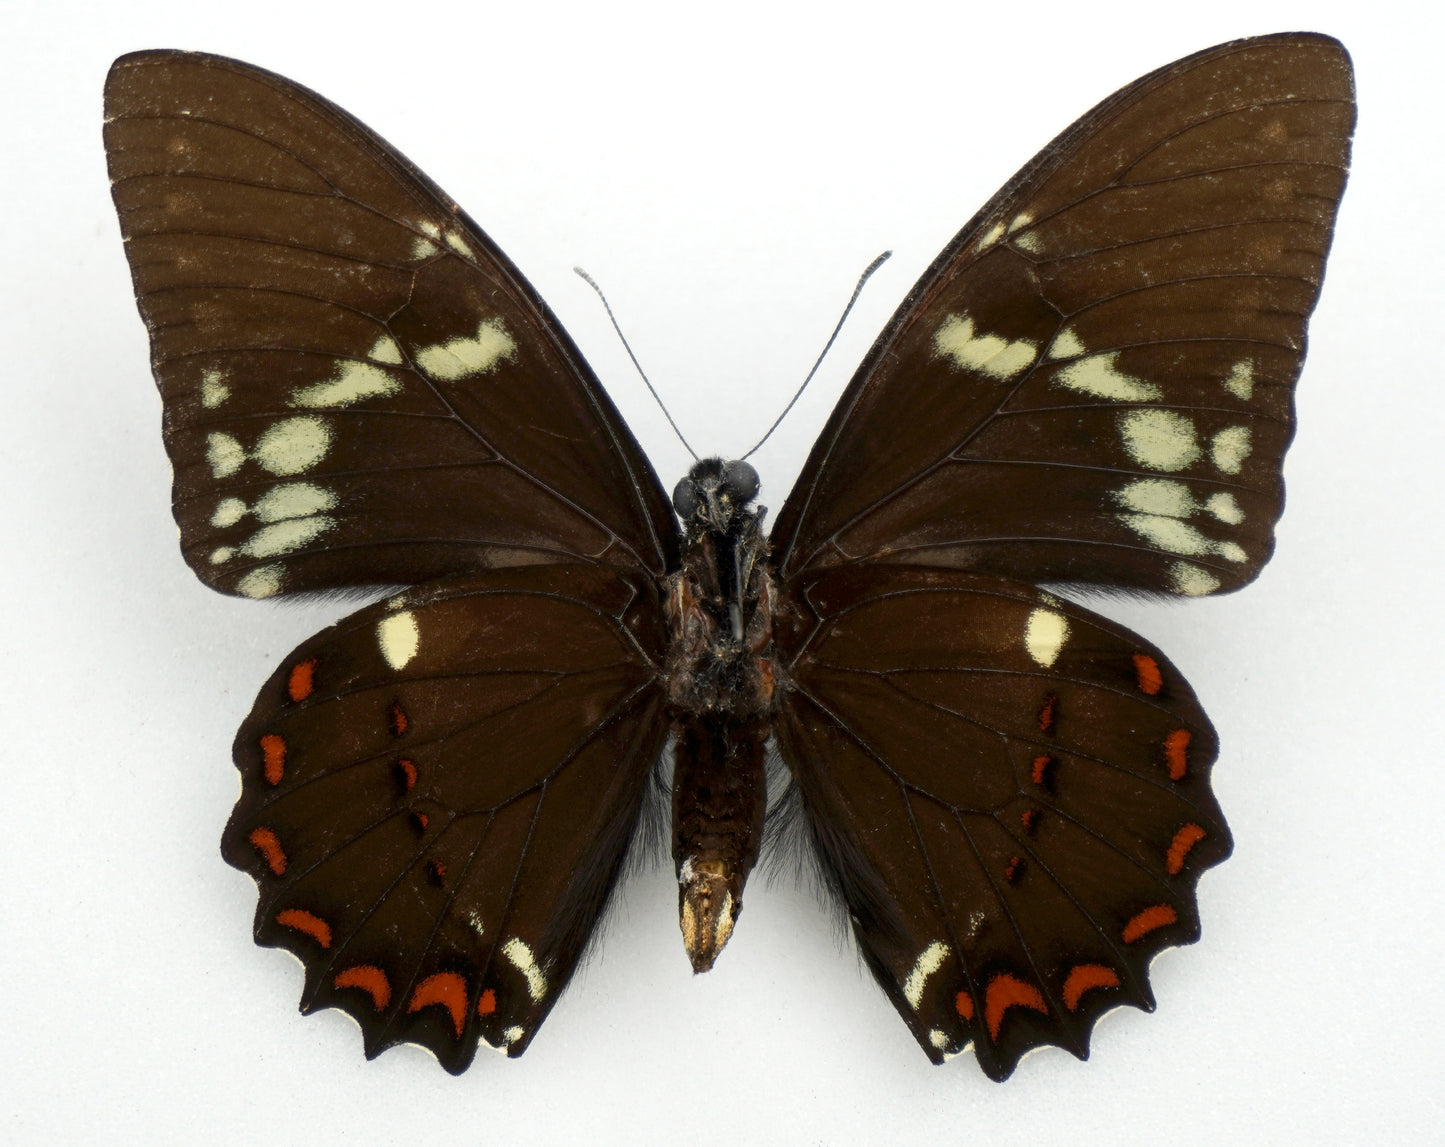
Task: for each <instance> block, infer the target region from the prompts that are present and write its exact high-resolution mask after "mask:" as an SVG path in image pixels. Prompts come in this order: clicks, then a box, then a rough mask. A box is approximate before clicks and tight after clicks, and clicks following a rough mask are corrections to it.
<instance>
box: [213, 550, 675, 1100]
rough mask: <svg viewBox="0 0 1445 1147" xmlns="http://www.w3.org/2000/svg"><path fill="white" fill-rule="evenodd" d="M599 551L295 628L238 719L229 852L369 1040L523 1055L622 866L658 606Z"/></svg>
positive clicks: (452, 1064)
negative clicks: (591, 558)
mask: <svg viewBox="0 0 1445 1147" xmlns="http://www.w3.org/2000/svg"><path fill="white" fill-rule="evenodd" d="M639 581H640V579H636V578H634V577H631V576H628V575H624V574H621V573H619V572H617V571H613V570H608V569H606V568H604V567H599V566H595V565H594V566H553V567H549V568H546V569H542V568H536V567H533V568H527V569H517V570H496V571H492V572H489V573H484V574H481V575H478V576H476V577H473V578H470V579H465V580H453V581H445V582H437V583H432V584H431V585H426V586H421V587H419V588H416V589H412V590H408V591H407V592H406V593H405V594H403V595H401V596H400V597H397V598H393V599H392V600H390V601H388V602H384V603H380V604H377V605H374V606H371V607H369V608H367V609H363V610H361V611H360V612H358V613H356V614H354V615H352V616H351V617H349V618H347V619H346V620H344V621H342V622H340V623H339V624H338V625H336V626H334V627H333V628H331V629H328V630H326V631H325V632H323V633H321V634H318V635H317V636H316V637H314V638H312V639H311V640H310V641H308V642H306V643H305V644H304V645H302V646H301V647H300V648H299V649H297V650H296V651H295V652H294V653H293V654H291V656H290V657H288V658H287V659H286V661H285V662H284V663H283V664H282V665H281V667H280V669H278V670H277V672H276V673H275V675H274V676H273V677H272V678H271V680H270V681H269V682H268V683H267V684H266V686H265V687H264V688H263V689H262V691H261V694H260V697H259V698H258V699H257V701H256V706H255V708H254V709H253V710H252V712H251V715H250V717H248V718H247V719H246V722H245V724H243V725H242V726H241V730H240V732H239V733H238V734H237V737H236V748H235V754H236V764H237V767H238V768H239V769H240V771H241V778H242V795H241V799H240V802H239V803H238V804H237V805H236V809H235V812H234V813H233V814H232V816H231V821H230V823H229V824H228V825H227V827H226V832H225V836H224V838H223V841H222V851H223V853H224V855H225V857H226V859H227V860H228V861H230V863H232V864H234V865H235V866H236V867H237V868H240V869H243V870H244V871H247V872H249V873H251V874H252V875H253V876H255V878H256V881H257V883H258V884H259V886H260V902H259V904H258V907H257V910H256V940H257V942H258V943H261V944H267V945H274V946H280V947H285V948H288V949H290V950H291V951H292V952H294V953H295V954H296V955H297V956H298V957H299V958H300V959H301V961H302V963H303V964H304V965H305V967H306V988H305V992H304V994H303V996H302V1000H301V1007H302V1010H303V1011H307V1012H309V1011H312V1010H314V1009H316V1008H323V1007H339V1008H342V1009H344V1010H345V1011H346V1012H347V1013H349V1014H350V1015H351V1016H352V1017H353V1018H354V1019H355V1020H356V1021H357V1022H358V1023H359V1024H360V1025H361V1030H362V1032H363V1034H364V1036H365V1041H366V1053H367V1055H368V1056H374V1055H376V1054H378V1053H379V1052H381V1051H383V1050H385V1049H386V1048H387V1047H390V1046H391V1045H393V1044H396V1043H401V1042H410V1043H418V1044H421V1045H422V1046H424V1047H426V1048H428V1049H429V1050H431V1051H432V1052H434V1053H435V1054H436V1056H437V1058H438V1059H439V1060H440V1061H441V1063H442V1065H443V1066H444V1067H445V1068H446V1069H447V1070H448V1071H452V1072H460V1071H462V1070H464V1069H465V1068H466V1067H467V1065H468V1064H469V1063H470V1062H471V1060H472V1056H473V1054H474V1053H475V1052H476V1048H477V1040H478V1039H479V1038H480V1039H483V1040H486V1041H487V1042H488V1043H489V1044H491V1045H493V1046H494V1047H496V1048H499V1049H502V1050H505V1051H506V1052H507V1053H508V1054H509V1055H520V1054H521V1053H522V1051H523V1050H524V1049H525V1048H526V1046H527V1044H528V1043H529V1042H530V1041H531V1039H532V1037H533V1035H534V1034H535V1033H536V1031H537V1027H538V1026H539V1025H540V1024H541V1022H542V1020H543V1019H544V1018H545V1017H546V1015H547V1012H548V1011H549V1010H550V1009H551V1007H552V1004H553V1003H554V1002H555V1001H556V999H557V996H558V994H559V993H560V992H561V991H562V989H563V988H564V987H565V986H566V984H567V981H568V979H569V978H570V977H571V975H572V972H573V969H574V967H575V966H576V963H577V960H578V957H579V955H580V953H581V951H582V949H583V947H584V945H585V943H586V941H587V938H588V936H589V935H590V934H591V932H592V928H593V925H594V924H595V922H596V920H597V917H598V914H599V912H600V911H601V910H602V908H603V906H604V904H605V901H606V899H607V896H608V894H609V893H610V891H611V889H612V886H613V884H614V882H615V880H616V877H617V875H618V872H619V870H620V867H621V864H622V861H623V858H624V856H625V854H626V851H627V848H628V844H629V842H630V841H631V839H632V836H633V832H634V829H635V827H636V824H637V818H638V811H639V808H640V805H641V800H642V795H643V792H644V789H645V785H646V782H647V777H648V775H649V772H650V770H651V769H652V767H653V766H654V764H655V763H656V761H657V758H658V755H659V753H660V751H661V747H662V742H663V739H664V737H665V735H666V731H667V723H666V721H665V720H664V719H663V716H662V700H661V693H660V689H659V686H658V679H657V665H658V661H659V658H660V656H661V651H662V647H663V641H664V635H663V633H662V632H661V628H660V617H661V614H660V610H659V608H658V604H657V601H656V595H655V593H653V591H652V590H651V588H650V587H648V586H646V585H639V584H638V582H639Z"/></svg>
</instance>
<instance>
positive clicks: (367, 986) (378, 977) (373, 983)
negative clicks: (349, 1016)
mask: <svg viewBox="0 0 1445 1147" xmlns="http://www.w3.org/2000/svg"><path fill="white" fill-rule="evenodd" d="M331 982H332V984H334V985H335V986H336V987H338V988H360V989H361V990H362V991H363V992H369V993H370V994H371V1006H372V1007H374V1008H375V1009H376V1010H377V1011H379V1012H380V1011H385V1010H386V1005H387V1004H389V1003H390V1002H391V981H390V980H388V979H387V978H386V973H385V972H383V971H382V970H381V969H380V968H378V967H377V966H376V965H375V964H355V965H353V966H352V967H350V968H342V969H341V971H339V972H337V973H336V978H335V979H334V980H332V981H331Z"/></svg>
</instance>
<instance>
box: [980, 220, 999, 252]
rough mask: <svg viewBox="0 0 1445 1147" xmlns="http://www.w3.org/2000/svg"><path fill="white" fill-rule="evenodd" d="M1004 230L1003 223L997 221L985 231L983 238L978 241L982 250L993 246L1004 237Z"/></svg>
mask: <svg viewBox="0 0 1445 1147" xmlns="http://www.w3.org/2000/svg"><path fill="white" fill-rule="evenodd" d="M1003 231H1004V228H1003V224H1002V223H995V224H994V225H993V226H992V227H990V228H989V229H988V230H987V231H986V232H985V233H984V236H983V238H982V239H980V240H979V241H978V249H979V250H980V251H983V250H985V249H987V248H989V247H992V246H993V245H994V244H995V243H997V242H998V241H999V240H1000V239H1002V238H1003Z"/></svg>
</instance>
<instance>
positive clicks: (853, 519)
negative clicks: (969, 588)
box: [773, 34, 1354, 594]
mask: <svg viewBox="0 0 1445 1147" xmlns="http://www.w3.org/2000/svg"><path fill="white" fill-rule="evenodd" d="M1353 124H1354V100H1353V83H1352V78H1351V71H1350V63H1349V57H1348V56H1347V55H1346V53H1345V51H1344V49H1343V48H1342V47H1341V46H1340V45H1339V44H1338V43H1337V42H1335V41H1334V40H1331V39H1329V38H1328V37H1324V36H1317V35H1308V34H1288V35H1281V36H1267V37H1261V38H1259V39H1254V40H1243V41H1238V42H1235V43H1231V44H1225V45H1221V46H1220V47H1217V48H1212V49H1210V50H1208V51H1205V52H1201V53H1199V54H1198V55H1195V56H1191V57H1189V58H1187V59H1184V60H1181V61H1179V62H1177V63H1175V64H1171V65H1169V66H1168V67H1165V68H1162V69H1160V70H1159V71H1157V72H1154V73H1152V74H1151V75H1148V76H1145V77H1144V78H1143V79H1141V80H1139V81H1137V82H1136V83H1134V84H1131V85H1130V86H1129V87H1127V88H1125V89H1123V90H1122V91H1120V92H1119V93H1118V94H1116V95H1114V96H1112V97H1110V98H1109V99H1107V100H1105V101H1104V102H1103V103H1102V104H1100V105H1099V106H1098V107H1097V108H1095V109H1094V110H1093V111H1091V112H1089V113H1088V114H1087V115H1086V116H1084V117H1083V118H1082V119H1081V120H1079V122H1078V123H1076V124H1075V125H1074V126H1073V127H1071V128H1069V129H1068V130H1067V131H1066V132H1064V133H1063V134H1062V135H1061V136H1060V137H1059V138H1058V139H1056V140H1055V141H1054V142H1053V143H1052V144H1051V145H1050V146H1049V147H1048V148H1047V149H1045V151H1044V152H1042V153H1041V154H1040V156H1039V157H1038V158H1037V159H1036V160H1034V161H1033V162H1032V163H1031V164H1030V165H1029V166H1028V167H1026V168H1025V169H1024V170H1023V171H1022V172H1020V173H1019V175H1018V176H1017V177H1016V178H1015V179H1014V180H1013V181H1012V182H1010V183H1009V185H1008V186H1007V187H1005V188H1004V190H1003V191H1001V192H1000V193H999V195H997V196H996V197H995V198H994V199H993V201H992V202H990V203H989V204H988V206H987V207H985V208H984V209H983V211H981V212H980V213H979V214H978V216H977V217H976V218H975V219H974V220H973V221H972V222H971V223H970V224H969V225H968V226H967V227H965V228H964V229H963V231H962V232H961V233H960V234H959V236H958V237H957V238H956V239H955V240H954V241H953V243H952V244H950V246H949V247H948V248H947V249H946V250H945V251H944V252H943V254H942V255H941V256H940V257H939V259H938V260H937V261H936V262H935V263H934V265H933V266H932V267H931V268H930V269H929V270H928V272H927V273H926V274H925V275H924V277H923V278H922V280H920V282H919V283H918V284H917V286H916V287H915V288H914V289H913V291H912V293H911V294H910V295H909V297H908V299H907V300H906V301H905V303H904V304H903V306H902V307H901V308H900V309H899V311H898V313H897V314H896V315H895V316H894V318H893V321H892V322H891V324H890V325H889V327H888V328H887V330H886V331H885V332H884V333H883V335H882V336H881V337H880V338H879V340H878V342H877V343H876V344H875V346H874V347H873V349H872V351H871V352H870V354H869V356H868V357H867V359H866V360H865V361H864V363H863V365H862V366H861V367H860V368H859V370H858V373H857V375H856V376H855V377H854V379H853V381H852V383H851V384H850V386H849V388H848V390H847V392H846V393H845V395H844V397H843V399H842V401H841V402H840V403H839V405H838V407H837V409H836V410H835V411H834V413H833V416H832V419H831V420H830V422H829V423H828V426H827V428H826V429H825V431H824V433H823V435H822V437H821V438H820V439H819V440H818V443H817V445H816V446H815V447H814V449H813V453H812V455H811V457H810V458H809V460H808V463H807V465H806V466H805V468H804V471H803V478H802V480H801V481H800V482H799V484H798V486H797V488H796V489H795V490H794V491H793V493H792V494H791V495H790V497H789V498H788V501H787V503H786V504H785V505H784V507H783V510H782V512H781V514H780V515H779V518H778V523H777V528H776V529H775V530H774V532H773V544H774V552H775V554H776V561H777V564H778V568H779V569H780V571H781V572H782V573H783V575H784V576H786V577H791V576H794V575H796V574H798V573H799V572H801V571H803V570H805V569H808V568H809V567H818V566H825V565H830V564H835V563H842V562H848V561H858V560H871V561H902V562H916V563H927V564H932V565H946V566H955V567H959V568H965V569H971V570H975V571H989V572H995V573H1000V574H1003V575H1005V576H1009V577H1018V578H1023V579H1027V580H1030V581H1059V582H1066V581H1067V582H1094V583H1102V584H1105V585H1118V586H1130V587H1137V588H1141V589H1149V590H1161V591H1167V592H1173V593H1183V594H1200V593H1210V592H1214V591H1216V590H1219V591H1223V590H1230V589H1235V588H1238V587H1239V586H1241V585H1243V584H1245V583H1246V582H1248V581H1249V580H1251V579H1252V578H1253V577H1254V576H1255V575H1256V574H1257V573H1258V572H1259V569H1260V567H1261V566H1262V565H1263V564H1264V562H1265V561H1266V560H1267V559H1268V557H1269V555H1270V552H1271V549H1272V546H1273V527H1274V523H1275V521H1276V520H1277V518H1278V517H1279V513H1280V509H1281V506H1282V501H1283V485H1282V482H1281V479H1280V462H1281V459H1282V457H1283V454H1284V450H1285V447H1286V446H1287V445H1288V443H1289V439H1290V436H1291V433H1292V429H1293V386H1294V383H1295V379H1296V378H1297V376H1298V374H1299V370H1300V365H1301V362H1302V360H1303V356H1304V346H1305V325H1306V321H1307V319H1308V317H1309V314H1310V312H1311V310H1312V309H1313V308H1314V305H1315V300H1316V298H1317V296H1318V292H1319V285H1320V281H1321V277H1322V274H1323V270H1324V260H1325V255H1326V252H1327V251H1328V249H1329V245H1330V237H1331V232H1332V229H1333V225H1334V217H1335V210H1336V207H1337V205H1338V202H1339V198H1340V194H1341V192H1342V191H1343V188H1344V183H1345V173H1346V166H1347V163H1348V157H1349V139H1350V133H1351V130H1352V127H1353Z"/></svg>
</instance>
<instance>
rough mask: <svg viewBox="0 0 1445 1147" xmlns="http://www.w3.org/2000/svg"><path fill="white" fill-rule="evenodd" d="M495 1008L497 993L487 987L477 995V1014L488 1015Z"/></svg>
mask: <svg viewBox="0 0 1445 1147" xmlns="http://www.w3.org/2000/svg"><path fill="white" fill-rule="evenodd" d="M496 1010H497V993H496V992H494V991H492V989H491V988H488V989H487V990H486V991H485V992H483V993H482V994H481V995H480V996H478V997H477V1015H479V1016H489V1015H491V1014H492V1013H493V1012H494V1011H496Z"/></svg>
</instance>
